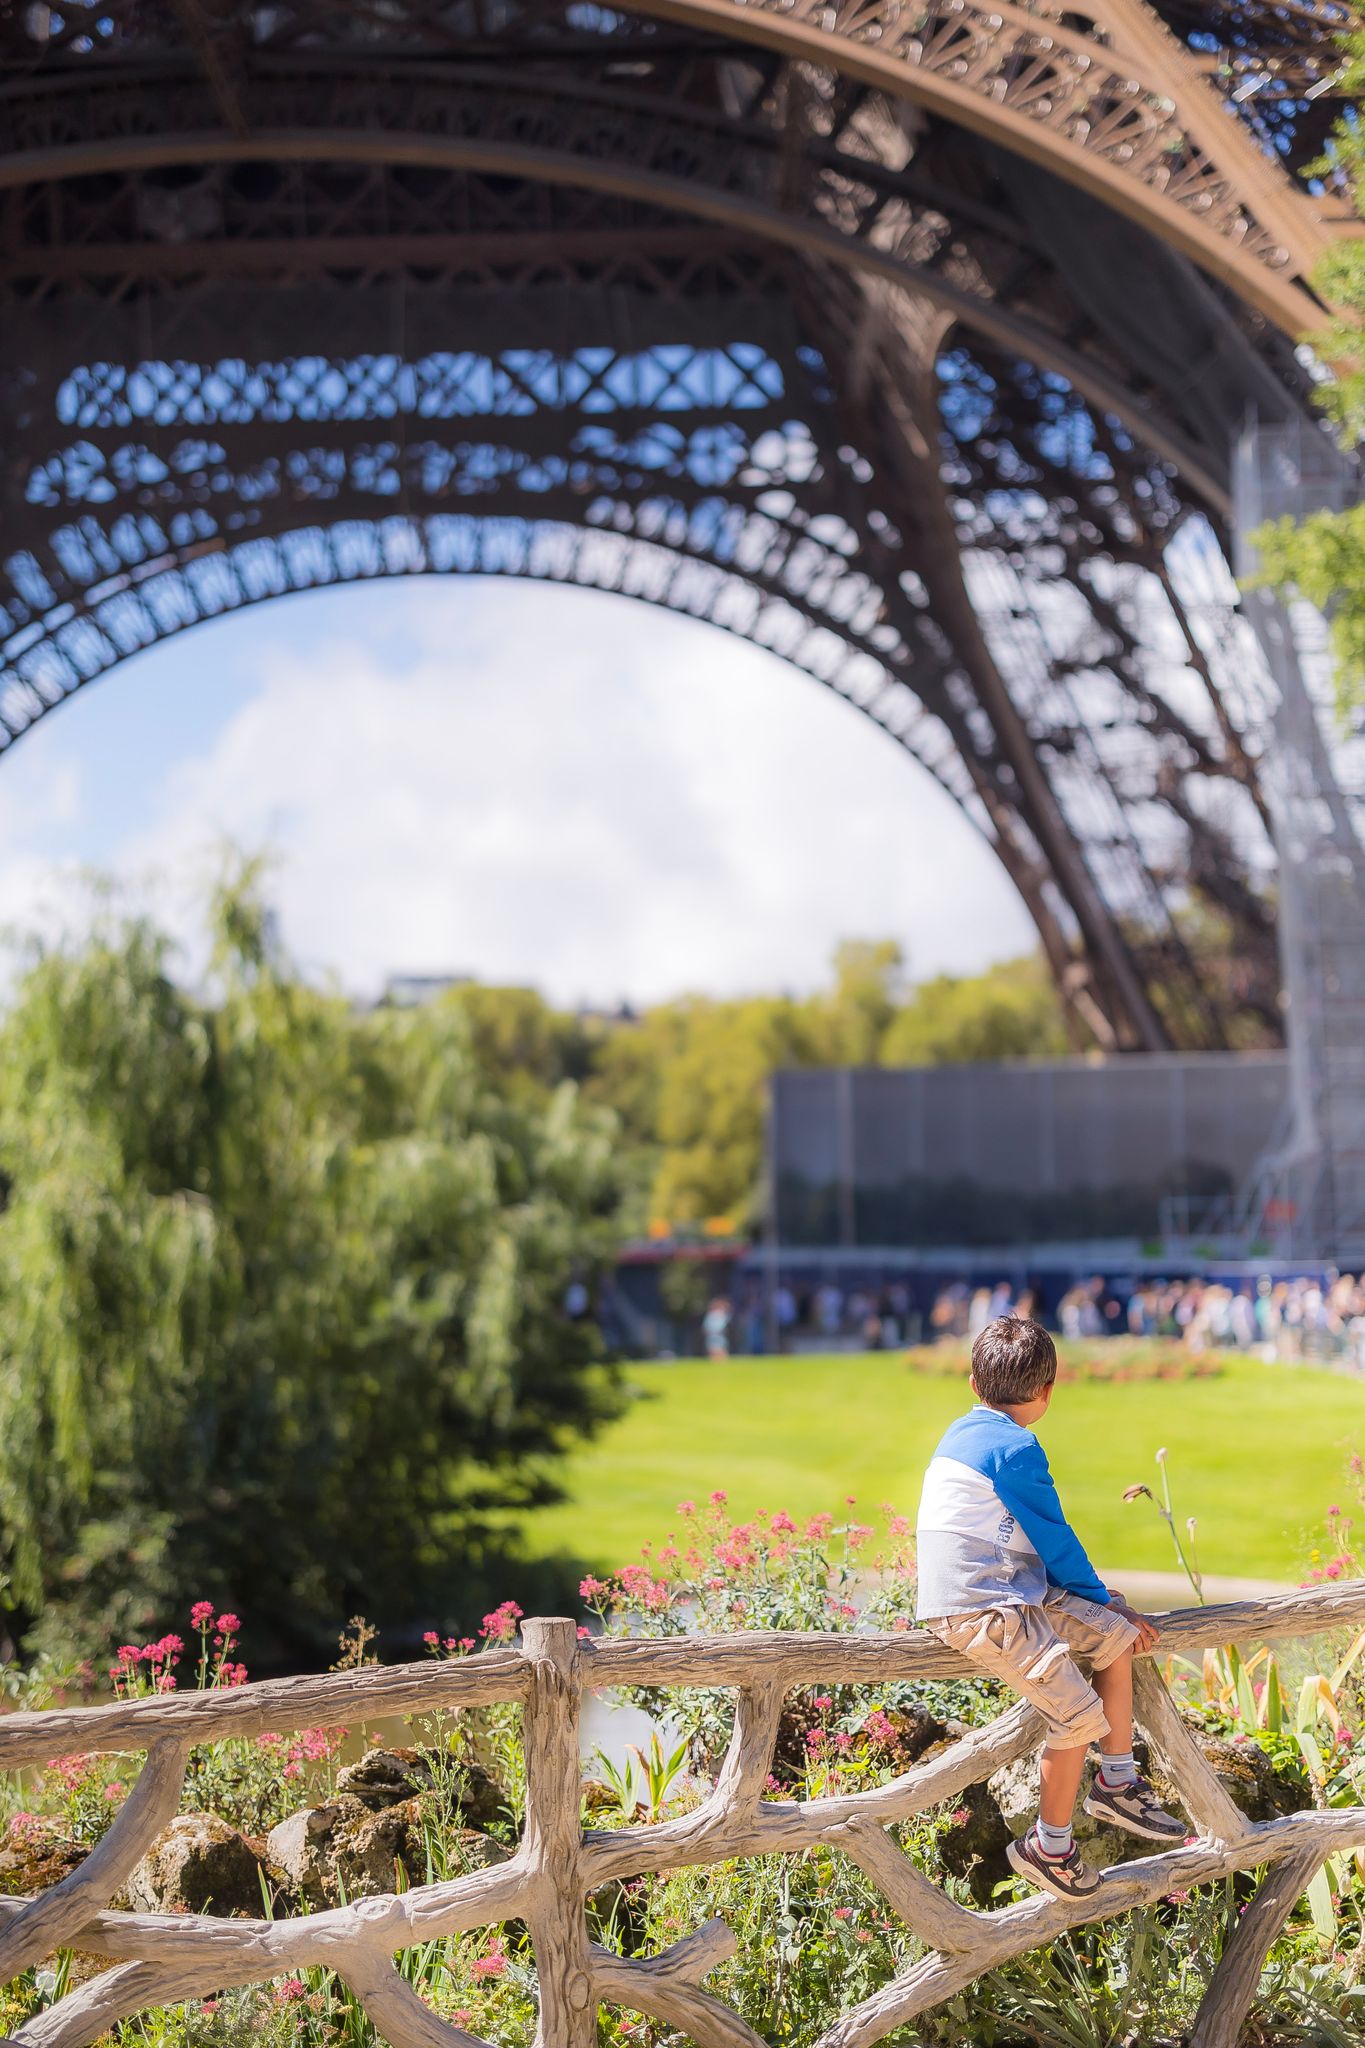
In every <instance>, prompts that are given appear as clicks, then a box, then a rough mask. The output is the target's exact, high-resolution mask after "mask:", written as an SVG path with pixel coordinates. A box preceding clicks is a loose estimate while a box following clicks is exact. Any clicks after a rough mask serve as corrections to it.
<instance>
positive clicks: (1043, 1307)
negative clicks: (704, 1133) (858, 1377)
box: [702, 1273, 1365, 1370]
mask: <svg viewBox="0 0 1365 2048" xmlns="http://www.w3.org/2000/svg"><path fill="white" fill-rule="evenodd" d="M925 1300H926V1304H927V1306H922V1305H921V1303H920V1301H919V1300H918V1299H917V1296H916V1291H915V1289H914V1288H913V1287H912V1286H911V1285H910V1284H909V1283H908V1282H907V1281H903V1280H893V1281H891V1282H889V1283H888V1284H886V1285H884V1286H879V1287H873V1286H860V1287H849V1288H844V1287H842V1286H841V1285H840V1284H839V1283H838V1282H837V1281H835V1280H824V1281H821V1282H819V1283H818V1284H814V1285H810V1286H806V1287H799V1286H795V1285H790V1284H788V1283H787V1282H785V1281H783V1282H781V1283H779V1285H778V1286H777V1287H776V1289H775V1290H774V1292H773V1297H772V1302H771V1304H769V1302H768V1300H767V1298H766V1295H765V1293H764V1291H763V1289H762V1288H761V1287H760V1286H758V1285H757V1284H754V1285H752V1286H751V1287H750V1288H749V1289H748V1290H747V1291H746V1292H745V1293H744V1294H743V1295H742V1296H741V1298H740V1299H738V1300H735V1301H732V1300H730V1299H729V1298H728V1297H725V1296H718V1297H717V1298H716V1299H714V1300H713V1301H712V1302H711V1304H710V1306H709V1307H708V1309H707V1311H706V1314H705V1316H704V1317H703V1322H702V1333H703V1337H704V1340H705V1344H706V1349H707V1352H708V1354H709V1355H710V1356H712V1357H725V1356H727V1355H728V1354H729V1353H730V1352H732V1351H742V1352H744V1353H748V1354H753V1353H760V1352H763V1351H767V1350H771V1349H773V1348H774V1347H775V1348H777V1349H778V1350H781V1351H788V1350H792V1349H794V1348H801V1349H812V1348H818V1347H819V1346H820V1345H828V1346H829V1347H830V1348H840V1349H847V1348H850V1346H851V1347H854V1348H859V1349H862V1350H865V1351H883V1350H893V1349H896V1348H898V1347H901V1346H905V1345H909V1344H919V1343H929V1342H933V1341H935V1340H937V1339H940V1338H956V1339H965V1340H966V1341H967V1342H970V1341H971V1340H972V1339H973V1338H974V1337H975V1336H976V1334H977V1332H978V1331H979V1330H982V1329H984V1328H985V1326H986V1324H987V1323H990V1322H994V1320H995V1319H996V1317H997V1316H1002V1315H1010V1314H1014V1315H1020V1316H1032V1317H1036V1318H1037V1319H1038V1320H1039V1321H1041V1322H1044V1323H1046V1324H1048V1325H1049V1327H1051V1328H1054V1329H1056V1330H1058V1331H1059V1332H1060V1334H1061V1335H1062V1336H1063V1337H1070V1338H1089V1337H1097V1338H1098V1337H1170V1338H1177V1339H1179V1340H1181V1341H1182V1342H1184V1343H1185V1344H1187V1345H1189V1347H1190V1348H1191V1350H1194V1351H1208V1350H1215V1349H1219V1348H1230V1349H1234V1350H1239V1351H1258V1352H1260V1353H1261V1354H1262V1355H1263V1356H1264V1357H1266V1358H1282V1359H1297V1358H1305V1359H1311V1358H1319V1359H1340V1360H1341V1361H1343V1362H1344V1363H1347V1364H1350V1365H1352V1366H1355V1367H1357V1368H1359V1369H1361V1370H1365V1275H1362V1276H1361V1277H1360V1278H1359V1279H1357V1278H1356V1276H1355V1275H1354V1274H1350V1273H1341V1274H1327V1275H1321V1276H1311V1275H1310V1276H1304V1277H1301V1278H1297V1279H1290V1280H1278V1279H1274V1278H1272V1277H1271V1276H1270V1275H1268V1274H1266V1275H1262V1276H1260V1277H1259V1278H1256V1279H1244V1280H1237V1281H1224V1280H1211V1279H1206V1278H1193V1279H1183V1280H1166V1279H1148V1278H1145V1277H1140V1276H1139V1277H1129V1278H1126V1279H1125V1278H1122V1277H1120V1278H1116V1279H1106V1278H1104V1277H1102V1276H1098V1275H1097V1276H1095V1277H1094V1278H1092V1279H1088V1280H1083V1281H1078V1282H1076V1283H1075V1284H1074V1285H1072V1286H1070V1287H1068V1288H1067V1289H1066V1290H1065V1291H1064V1292H1063V1293H1062V1294H1061V1296H1060V1298H1058V1299H1056V1300H1055V1301H1052V1302H1049V1301H1046V1300H1045V1299H1044V1297H1043V1295H1042V1294H1041V1293H1040V1292H1039V1291H1038V1290H1037V1289H1035V1288H1031V1287H1026V1288H1022V1289H1019V1290H1017V1291H1016V1290H1015V1288H1014V1287H1012V1286H1011V1284H1010V1283H1009V1282H1008V1281H1004V1280H1000V1281H997V1282H995V1283H994V1284H993V1285H990V1286H982V1285H974V1284H973V1283H971V1282H970V1281H965V1280H957V1281H951V1282H948V1283H947V1284H945V1285H942V1286H938V1287H936V1288H933V1289H931V1290H930V1291H929V1293H928V1294H927V1295H926V1297H925Z"/></svg>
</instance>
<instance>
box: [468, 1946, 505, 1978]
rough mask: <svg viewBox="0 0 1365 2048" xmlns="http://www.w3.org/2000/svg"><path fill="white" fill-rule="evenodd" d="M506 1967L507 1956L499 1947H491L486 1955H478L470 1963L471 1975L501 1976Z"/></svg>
mask: <svg viewBox="0 0 1365 2048" xmlns="http://www.w3.org/2000/svg"><path fill="white" fill-rule="evenodd" d="M506 1968H507V1958H506V1956H505V1955H504V1954H503V1953H502V1951H501V1949H496V1948H495V1949H493V1950H491V1951H490V1953H489V1954H488V1955H486V1956H479V1957H478V1958H477V1960H476V1961H474V1962H473V1963H471V1964H470V1966H469V1974H470V1976H471V1977H501V1976H502V1974H503V1972H504V1970H505V1969H506Z"/></svg>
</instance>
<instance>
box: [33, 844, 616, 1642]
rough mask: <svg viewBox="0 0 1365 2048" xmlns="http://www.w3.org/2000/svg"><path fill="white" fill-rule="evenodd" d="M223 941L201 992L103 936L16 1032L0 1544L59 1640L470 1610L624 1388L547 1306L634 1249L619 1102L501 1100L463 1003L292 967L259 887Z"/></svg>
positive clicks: (59, 974)
mask: <svg viewBox="0 0 1365 2048" xmlns="http://www.w3.org/2000/svg"><path fill="white" fill-rule="evenodd" d="M213 929H214V934H215V948H214V957H213V976H212V984H211V993H210V994H209V995H206V996H205V997H204V998H203V999H201V1000H196V999H194V998H192V997H191V996H189V995H188V994H186V993H185V992H184V991H183V990H182V989H180V988H179V987H177V985H176V984H175V982H174V980H173V979H172V977H171V976H170V974H169V971H168V965H167V953H166V947H165V944H164V942H163V941H162V940H161V939H160V938H159V937H158V936H157V934H156V933H155V932H153V931H151V930H149V929H148V928H147V927H146V926H145V925H141V924H136V923H133V924H126V925H122V926H119V925H111V927H110V928H109V929H107V930H105V931H103V932H101V933H100V934H99V935H98V936H97V937H95V938H94V939H92V940H91V941H90V942H89V943H87V944H84V945H82V946H80V947H77V948H72V949H67V950H58V951H55V952H51V953H49V954H47V955H46V956H45V957H41V958H39V959H38V960H37V961H36V963H35V964H34V965H33V966H32V967H31V969H30V970H29V972H28V973H27V975H26V976H25V978H24V979H23V981H22V983H21V985H20V987H19V989H18V992H17V996H16V999H15V1001H14V1003H13V1005H12V1007H11V1009H10V1011H9V1013H8V1015H7V1016H6V1017H5V1019H4V1020H3V1023H0V1168H2V1169H3V1173H4V1176H5V1179H6V1181H7V1184H8V1200H7V1205H6V1207H5V1209H4V1212H3V1214H2V1215H0V1501H2V1502H3V1528H0V1542H2V1543H3V1551H4V1556H3V1565H4V1569H5V1571H6V1572H7V1574H8V1579H9V1583H10V1586H11V1589H12V1595H11V1597H12V1599H13V1600H14V1602H15V1603H16V1606H17V1608H18V1611H19V1617H20V1620H21V1622H23V1623H26V1624H27V1625H28V1626H29V1627H30V1630H32V1629H33V1627H34V1625H35V1624H37V1625H39V1626H38V1634H39V1635H41V1633H42V1624H43V1623H44V1621H45V1620H46V1621H47V1622H48V1623H49V1624H50V1625H52V1626H54V1627H57V1628H59V1629H60V1631H61V1632H62V1633H63V1634H64V1635H66V1636H67V1637H68V1639H69V1637H70V1635H71V1634H72V1633H78V1632H80V1631H81V1630H84V1631H85V1632H86V1633H87V1635H89V1634H91V1633H95V1634H101V1635H102V1634H105V1633H107V1631H109V1630H111V1629H113V1630H117V1631H119V1632H120V1633H122V1632H131V1631H132V1630H134V1629H135V1628H136V1627H138V1626H140V1625H142V1624H143V1623H144V1622H145V1621H147V1620H149V1619H151V1618H152V1617H153V1616H154V1615H155V1614H157V1613H160V1614H165V1613H166V1612H167V1611H170V1610H172V1609H173V1608H174V1606H175V1604H176V1603H180V1604H183V1603H184V1602H185V1601H186V1600H188V1599H191V1598H197V1597H200V1596H203V1597H208V1598H214V1599H219V1600H222V1601H224V1602H225V1603H226V1604H228V1605H237V1606H241V1607H242V1608H244V1609H246V1610H248V1611H249V1612H250V1613H251V1615H252V1617H253V1620H254V1622H255V1623H256V1624H258V1625H259V1626H260V1627H261V1628H262V1629H265V1628H270V1629H273V1633H274V1636H275V1639H276V1642H277V1643H278V1644H281V1645H283V1644H286V1643H289V1644H292V1645H294V1646H297V1647H300V1648H302V1647H304V1646H305V1645H306V1646H309V1647H311V1646H312V1645H313V1644H314V1643H316V1641H317V1640H318V1639H319V1638H321V1637H323V1636H324V1635H325V1634H326V1633H327V1632H329V1631H330V1632H334V1628H335V1623H336V1621H337V1618H338V1617H339V1616H345V1615H346V1614H348V1613H351V1612H353V1611H355V1610H356V1609H358V1608H363V1609H364V1610H365V1611H367V1612H369V1613H370V1614H372V1615H376V1616H380V1617H383V1618H384V1619H386V1620H392V1621H401V1620H406V1619H415V1618H417V1617H418V1616H427V1617H433V1616H445V1615H449V1614H453V1613H455V1612H456V1611H458V1609H459V1608H460V1606H461V1583H462V1581H463V1580H464V1579H465V1578H466V1577H467V1575H468V1574H470V1573H471V1572H477V1570H478V1567H479V1562H480V1559H481V1558H483V1557H484V1556H485V1555H486V1553H487V1551H488V1548H489V1546H490V1544H491V1543H492V1542H493V1541H494V1540H495V1536H496V1531H497V1527H498V1525H499V1522H500V1520H501V1519H503V1518H505V1517H506V1516H507V1514H508V1513H509V1511H512V1510H516V1509H520V1508H523V1507H525V1506H526V1505H528V1504H530V1503H533V1502H535V1501H538V1500H542V1499H545V1498H549V1497H552V1495H553V1478H552V1472H553V1460H554V1457H555V1455H556V1454H557V1453H558V1452H559V1451H561V1450H562V1449H563V1448H564V1447H565V1446H566V1445H567V1444H568V1443H569V1442H570V1441H571V1440H572V1439H573V1438H574V1437H575V1436H577V1435H580V1434H582V1433H583V1432H585V1431H589V1430H591V1429H592V1428H593V1427H594V1426H595V1425H596V1423H597V1422H598V1421H600V1420H601V1419H602V1417H603V1416H604V1414H605V1413H606V1412H608V1410H609V1408H610V1405H611V1400H612V1395H611V1391H610V1385H609V1382H608V1381H607V1380H606V1379H604V1376H603V1375H602V1373H601V1372H600V1371H599V1370H597V1367H598V1364H599V1358H598V1349H597V1339H596V1337H595V1334H594V1332H593V1331H592V1329H591V1327H590V1326H587V1325H584V1324H581V1323H577V1324H576V1323H571V1322H569V1321H568V1319H567V1318H565V1317H564V1316H563V1314H562V1313H561V1302H562V1297H563V1292H564V1288H565V1285H566V1283H567V1281H568V1279H569V1277H570V1275H571V1273H572V1272H573V1271H574V1270H575V1269H579V1270H589V1269H592V1268H593V1267H595V1266H597V1265H598V1264H600V1262H601V1261H602V1260H604V1259H605V1258H606V1257H607V1256H609V1253H610V1250H611V1247H612V1244H613V1242H614V1238H615V1210H616V1202H617V1195H618V1175H617V1169H616V1164H615V1160H614V1149H613V1130H612V1126H611V1120H610V1119H609V1118H607V1117H605V1116H604V1115H603V1113H602V1112H601V1111H600V1110H597V1109H586V1108H585V1107H584V1106H583V1105H582V1104H580V1102H579V1100H578V1097H577V1092H576V1090H575V1089H574V1088H573V1086H572V1085H571V1084H563V1085H561V1086H560V1087H558V1088H556V1089H555V1090H554V1091H553V1093H550V1094H549V1095H548V1096H547V1098H546V1100H545V1102H544V1104H543V1106H540V1107H536V1108H531V1107H528V1106H526V1105H525V1104H523V1103H519V1102H516V1101H513V1100H511V1099H509V1097H508V1095H507V1093H506V1091H505V1090H500V1089H499V1088H497V1087H496V1086H494V1085H492V1084H490V1081H489V1079H488V1077H487V1075H486V1074H485V1073H483V1072H482V1071H481V1070H480V1067H479V1064H478V1060H477V1058H476V1056H475V1052H474V1048H473V1043H472V1033H471V1027H470V1023H469V1020H468V1018H467V1016H465V1015H464V1014H463V1013H462V1011H461V1008H460V1006H458V1005H450V1004H438V1005H433V1006H432V1007H431V1008H430V1009H424V1010H420V1011H416V1012H392V1011H389V1012H385V1011H378V1012H373V1013H371V1014H369V1015H368V1016H363V1017H358V1016H356V1015H355V1014H354V1013H353V1012H352V1011H351V1010H350V1009H349V1008H348V1007H347V1006H346V1005H345V1004H344V1003H343V1002H341V1001H340V1000H339V999H337V998H335V997H333V996H330V995H325V994H321V993H319V992H317V991H315V990H313V989H310V988H308V987H306V986H304V985H303V984H302V983H300V982H299V981H298V980H296V979H295V978H294V977H293V976H292V975H291V974H290V972H289V970H288V968H287V966H286V965H285V964H284V963H282V962H281V961H279V960H278V959H277V958H276V957H275V955H274V953H273V952H272V949H271V946H270V944H269V942H268V922H267V919H266V917H265V915H264V912H263V910H262V907H261V903H260V899H259V894H258V893H257V890H256V887H255V884H254V880H253V878H252V877H250V876H248V877H247V879H246V882H245V884H244V885H243V886H237V887H232V888H227V889H225V890H224V891H223V892H222V893H221V895H220V896H219V898H218V900H217V902H216V904H215V906H214V914H213Z"/></svg>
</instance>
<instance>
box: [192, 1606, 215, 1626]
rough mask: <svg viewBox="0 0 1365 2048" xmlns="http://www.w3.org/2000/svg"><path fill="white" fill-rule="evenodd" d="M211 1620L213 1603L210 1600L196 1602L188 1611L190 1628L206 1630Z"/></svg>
mask: <svg viewBox="0 0 1365 2048" xmlns="http://www.w3.org/2000/svg"><path fill="white" fill-rule="evenodd" d="M212 1620H213V1602H212V1601H211V1600H196V1601H195V1603H194V1605H193V1607H191V1609H190V1626H191V1627H192V1628H207V1627H208V1625H209V1623H210V1622H211V1621H212Z"/></svg>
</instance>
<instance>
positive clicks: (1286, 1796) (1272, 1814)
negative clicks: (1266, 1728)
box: [1148, 1723, 1304, 1821]
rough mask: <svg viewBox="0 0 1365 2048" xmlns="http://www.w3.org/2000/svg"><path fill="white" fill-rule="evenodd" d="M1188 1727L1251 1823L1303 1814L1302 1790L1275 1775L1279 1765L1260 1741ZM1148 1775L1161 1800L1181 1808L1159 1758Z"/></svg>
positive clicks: (1217, 1774) (1177, 1795)
mask: <svg viewBox="0 0 1365 2048" xmlns="http://www.w3.org/2000/svg"><path fill="white" fill-rule="evenodd" d="M1186 1725H1187V1726H1189V1728H1190V1733H1191V1735H1192V1736H1193V1737H1194V1739H1195V1741H1196V1742H1197V1743H1198V1744H1199V1747H1200V1749H1201V1750H1202V1751H1203V1753H1204V1757H1205V1759H1206V1761H1207V1762H1208V1763H1209V1764H1210V1765H1211V1766H1212V1768H1213V1773H1214V1776H1215V1777H1216V1778H1217V1779H1218V1780H1219V1781H1220V1783H1221V1784H1222V1787H1223V1790H1224V1791H1225V1792H1226V1793H1227V1795H1228V1797H1229V1799H1231V1801H1232V1802H1233V1804H1234V1806H1237V1807H1239V1808H1240V1809H1241V1811H1242V1812H1243V1813H1244V1814H1245V1815H1246V1817H1247V1819H1248V1820H1255V1821H1260V1820H1284V1819H1286V1818H1287V1817H1288V1816H1289V1815H1290V1814H1291V1813H1298V1812H1299V1811H1300V1809H1301V1808H1302V1806H1303V1804H1304V1798H1303V1792H1302V1790H1301V1789H1299V1788H1296V1787H1295V1786H1294V1785H1292V1784H1290V1783H1288V1782H1287V1781H1286V1780H1285V1779H1283V1778H1279V1777H1277V1776H1276V1775H1275V1766H1274V1765H1273V1764H1272V1763H1271V1761H1270V1758H1269V1757H1268V1756H1267V1755H1266V1753H1265V1751H1264V1750H1263V1749H1262V1748H1261V1746H1260V1744H1259V1743H1258V1742H1253V1741H1252V1740H1251V1738H1250V1737H1249V1736H1242V1737H1234V1738H1233V1740H1232V1741H1231V1742H1228V1741H1226V1740H1225V1739H1224V1738H1223V1737H1222V1736H1221V1735H1208V1734H1206V1733H1205V1732H1204V1730H1203V1729H1202V1728H1197V1727H1194V1726H1191V1725H1190V1724H1189V1723H1187V1724H1186ZM1148 1775H1149V1776H1150V1778H1151V1781H1152V1785H1153V1788H1154V1789H1155V1790H1156V1791H1157V1792H1158V1793H1159V1794H1160V1795H1161V1797H1162V1798H1163V1799H1166V1798H1169V1799H1170V1800H1171V1801H1172V1803H1173V1804H1174V1805H1175V1806H1176V1807H1177V1808H1178V1809H1179V1802H1180V1795H1179V1793H1178V1792H1176V1790H1175V1788H1174V1786H1173V1785H1172V1784H1171V1781H1170V1779H1169V1778H1168V1777H1167V1776H1166V1774H1165V1772H1164V1771H1163V1770H1162V1768H1161V1759H1160V1758H1159V1757H1157V1756H1153V1758H1152V1762H1151V1769H1150V1771H1149V1774H1148ZM1181 1810H1183V1809H1181Z"/></svg>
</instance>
